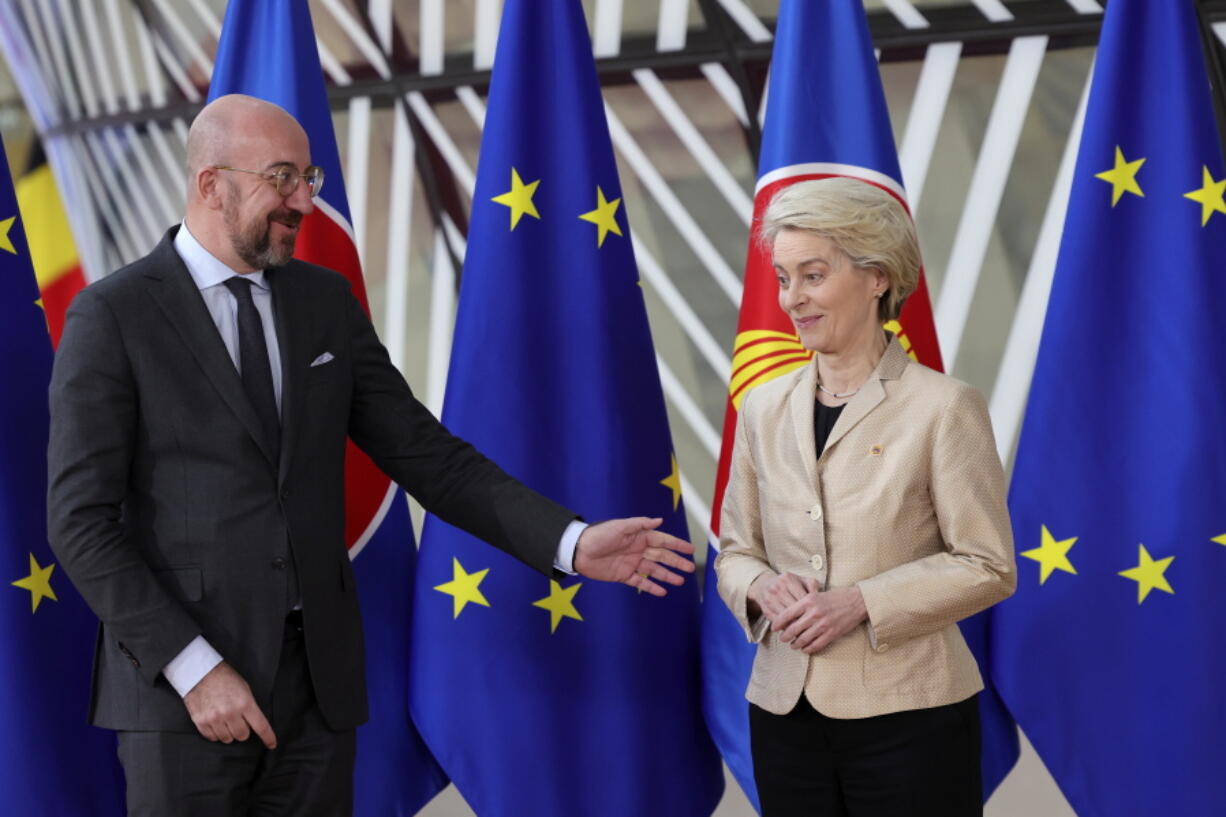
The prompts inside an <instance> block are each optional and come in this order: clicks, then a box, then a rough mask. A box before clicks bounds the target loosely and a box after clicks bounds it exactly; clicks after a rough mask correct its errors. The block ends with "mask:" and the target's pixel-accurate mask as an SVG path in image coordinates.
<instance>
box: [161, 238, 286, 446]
mask: <svg viewBox="0 0 1226 817" xmlns="http://www.w3.org/2000/svg"><path fill="white" fill-rule="evenodd" d="M177 230H178V228H177V227H172V228H171V229H170V231H169V232H168V233H167V234H166V235H165V236H164V237H163V238H162V240H161V242H160V243H159V244H158V245H157V247H155V248H154V250H153V252H152V253H150V255H149V258H150V260H151V261H152V262H153V263H152V264H151V265H150V267H149V270H148V271H147V272H146V273H145V275H146V277H148V278H150V279H152V280H154V281H157V282H158V284H157V285H156V286H152V287H150V288H149V292H150V294H151V295H152V297H153V299H154V300H155V301H156V302H157V304H158V306H159V307H161V309H162V312H163V313H165V315H166V320H168V321H169V322H170V324H171V326H173V327H174V328H175V330H176V331H178V333H179V336H180V337H181V338H182V339H183V343H184V344H186V346H187V348H188V349H190V350H191V353H192V355H193V356H194V357H195V358H196V362H197V363H199V364H200V368H201V369H203V370H204V373H205V375H206V376H207V377H208V378H209V381H210V382H211V383H212V384H213V386H214V387H215V388H216V389H217V392H218V394H220V395H221V399H222V400H223V401H224V402H225V404H226V405H227V406H229V407H230V410H231V411H233V412H234V413H235V415H237V416H238V419H239V420H240V421H241V422H242V424H243V426H244V427H246V429H247V432H248V433H249V434H251V436H252V438H253V439H254V440H255V442H256V444H257V445H259V447H260V450H261V451H263V452H264V456H265V457H267V458H268V461H269V462H270V463H271V462H273V456H272V450H271V448H270V447H269V445H268V441H267V440H265V439H264V432H263V430H262V429H261V427H260V421H259V418H257V417H256V414H255V409H254V408H252V406H251V401H250V400H249V399H248V398H247V392H246V391H245V390H244V389H243V381H242V378H241V377H239V374H238V369H236V368H235V367H234V361H233V360H231V359H230V353H229V352H228V351H226V345H225V343H223V342H222V339H221V335H220V334H219V333H218V331H217V326H216V325H215V324H214V323H213V318H212V316H210V315H209V310H208V308H207V307H206V306H205V305H204V299H203V298H201V297H200V291H199V290H198V289H196V284H195V282H194V281H193V280H192V276H191V274H190V273H189V272H188V271H187V267H186V266H184V264H183V259H182V258H180V257H179V253H178V252H177V251H175V248H174V243H173V241H174V235H175V232H176V231H177ZM274 464H275V463H274Z"/></svg>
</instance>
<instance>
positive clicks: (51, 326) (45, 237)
mask: <svg viewBox="0 0 1226 817" xmlns="http://www.w3.org/2000/svg"><path fill="white" fill-rule="evenodd" d="M16 188H17V203H18V206H19V207H20V208H21V216H22V221H23V222H24V223H25V228H26V239H27V240H28V241H29V242H30V257H31V258H32V259H33V261H34V275H35V277H36V278H37V279H38V289H39V291H40V292H41V293H42V304H43V312H45V313H46V315H47V329H48V330H49V331H50V332H51V343H52V345H54V346H58V345H59V342H60V333H61V332H62V331H63V330H64V314H65V313H66V312H67V311H68V304H69V303H71V302H72V299H73V296H75V295H76V294H77V293H78V292H80V291H81V290H82V289H83V288H84V287H85V283H86V282H85V273H84V271H83V270H82V269H81V259H80V257H79V256H78V255H77V246H76V244H74V243H73V240H72V231H71V230H70V229H69V227H68V214H67V213H66V212H65V210H64V203H63V201H62V200H61V199H60V191H59V190H58V189H57V188H56V186H55V177H54V176H52V175H51V166H50V165H48V164H47V163H46V162H43V163H42V164H40V165H38V166H37V167H35V168H34V169H33V170H31V171H30V172H29V173H26V174H25V175H24V176H22V177H21V178H20V179H18V180H17V184H16Z"/></svg>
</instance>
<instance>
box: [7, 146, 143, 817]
mask: <svg viewBox="0 0 1226 817" xmlns="http://www.w3.org/2000/svg"><path fill="white" fill-rule="evenodd" d="M41 307H42V303H41V301H40V299H39V293H38V284H37V283H35V280H34V267H33V266H32V265H31V263H30V248H29V245H28V244H27V243H26V237H25V231H24V228H23V226H22V223H21V218H20V215H19V213H18V211H17V197H16V195H15V194H14V192H13V180H12V178H11V177H10V176H9V170H8V161H7V160H6V159H5V157H4V149H3V146H2V145H0V565H2V566H3V567H2V571H0V643H2V644H4V663H3V666H0V724H4V727H3V730H2V732H0V791H3V792H4V795H3V796H4V798H5V801H6V804H5V811H6V812H8V813H12V814H18V815H21V817H60V816H61V815H65V814H72V815H81V817H112V816H114V817H118V815H120V814H122V813H123V773H122V772H121V771H120V768H119V761H118V759H117V757H116V755H115V737H114V735H113V734H112V733H110V732H107V731H104V730H102V729H95V728H94V727H92V726H89V725H88V724H87V722H86V713H87V710H88V707H89V696H90V685H89V672H90V656H91V655H93V647H94V638H95V634H96V632H97V628H98V624H97V619H95V618H94V615H93V613H91V612H90V611H89V609H88V608H87V607H86V606H85V602H84V601H83V600H82V599H81V597H80V596H79V595H78V594H77V591H76V590H75V589H74V588H73V587H72V585H71V584H69V582H68V578H67V576H66V575H65V574H64V573H63V571H62V570H59V569H57V568H58V567H59V565H58V564H56V562H55V560H54V557H53V556H52V554H51V548H50V546H49V545H48V544H47V514H46V510H45V509H46V497H47V433H48V426H49V414H48V411H47V386H48V384H49V383H50V382H51V338H50V336H49V335H48V334H47V323H46V318H45V317H44V315H43V311H42V308H41Z"/></svg>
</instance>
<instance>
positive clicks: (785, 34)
mask: <svg viewBox="0 0 1226 817" xmlns="http://www.w3.org/2000/svg"><path fill="white" fill-rule="evenodd" d="M767 101H768V104H767V108H766V122H765V126H764V128H763V132H762V152H761V156H760V157H759V160H758V183H757V187H756V190H755V196H754V222H753V223H754V229H755V230H756V229H757V226H758V224H759V223H760V220H761V216H762V213H763V211H764V210H765V209H766V207H767V205H768V204H769V203H770V201H771V199H772V198H773V197H774V196H775V194H776V193H777V192H778V191H779V190H780V189H782V188H783V187H786V186H788V185H790V184H794V183H796V182H798V181H803V180H806V179H816V178H824V177H828V176H847V177H851V178H857V179H860V180H862V181H865V182H868V183H870V184H874V185H876V186H878V187H881V188H883V189H885V190H887V191H889V192H890V193H892V194H893V195H894V196H895V197H897V198H898V199H899V200H900V201H901V202H902V203H903V205H904V206H906V193H905V191H904V190H903V185H902V173H901V171H900V170H899V165H898V155H897V153H896V151H895V149H894V137H893V134H892V132H891V129H890V117H889V111H888V109H887V108H886V101H885V93H884V91H883V89H882V86H881V75H880V72H879V70H878V67H877V61H876V58H875V56H874V54H873V43H872V38H871V37H870V35H869V31H868V21H867V18H866V17H865V13H864V6H863V4H862V2H861V0H822V2H812V0H783V2H782V3H781V4H780V7H779V17H778V20H777V22H776V26H775V45H774V52H773V54H772V62H771V73H770V87H769V91H768V95H767ZM887 328H889V329H890V330H891V331H893V332H895V333H896V334H897V335H898V337H899V340H900V341H901V343H902V344H903V348H905V349H907V350H908V352H909V353H910V354H911V355H912V357H913V358H915V359H917V360H918V361H919V362H920V363H923V364H925V365H927V366H931V367H932V368H934V369H937V370H940V369H941V368H942V365H941V353H940V349H939V346H938V344H937V337H936V332H935V330H934V327H933V323H932V307H931V304H930V301H929V298H928V290H927V285H926V283H925V281H924V278H923V275H922V272H921V277H920V283H919V287H918V288H917V290H916V292H915V293H914V294H913V295H912V296H911V297H910V298H908V299H907V303H906V305H905V307H904V309H903V312H902V315H901V317H900V319H899V321H897V322H891V323H890V324H888V325H887ZM762 332H768V333H770V334H772V335H775V336H782V337H790V338H792V339H793V341H794V349H793V350H792V351H790V352H780V353H779V354H778V357H779V359H780V361H781V362H780V363H779V364H778V365H773V366H770V367H768V368H765V369H764V370H763V367H762V366H761V365H760V361H761V357H760V355H761V352H760V351H755V349H756V348H758V347H755V341H756V340H758V339H759V337H760V335H761V333H762ZM736 347H737V348H736V351H735V353H734V356H733V364H732V365H733V373H732V390H731V399H730V401H729V407H728V412H727V414H726V419H725V421H724V449H723V452H722V455H721V458H720V470H719V476H718V477H717V483H716V503H715V510H714V518H713V520H712V528H713V530H715V531H716V532H718V530H719V513H720V500H721V499H722V496H723V492H724V484H725V480H726V479H727V474H728V463H729V460H730V456H731V452H732V440H733V439H734V434H733V432H734V430H735V428H736V422H737V415H736V411H737V407H738V406H739V405H740V400H741V399H743V397H744V394H745V393H746V392H748V391H749V390H750V389H751V388H754V387H756V386H758V385H761V384H762V383H765V382H767V381H768V380H770V379H772V378H774V377H777V376H781V375H783V374H786V373H787V372H789V371H792V370H793V369H794V368H795V367H796V366H801V365H805V362H806V361H807V357H797V356H796V355H804V354H805V352H804V350H803V348H801V346H800V343H799V339H798V338H796V337H795V330H794V328H793V327H792V324H791V321H790V320H788V319H787V317H786V316H785V315H784V314H783V312H782V311H780V310H779V307H778V304H777V287H776V284H775V272H774V270H773V268H772V266H771V262H770V257H769V254H768V253H767V252H766V250H765V249H764V248H762V247H761V245H759V244H758V243H757V242H754V241H752V240H751V241H750V246H749V253H748V258H747V260H746V265H745V291H744V295H743V297H742V302H741V315H740V322H739V324H738V328H737V343H736ZM743 349H744V350H745V351H744V354H743V351H742V350H743ZM789 355H790V356H791V357H790V358H789V360H784V358H785V357H788V356H789ZM754 367H757V369H758V370H759V373H758V374H752V372H753V371H754ZM714 558H715V552H714V550H712V552H711V553H710V554H709V558H708V565H710V563H711V561H713V560H714ZM707 587H709V588H714V587H715V574H714V571H713V570H711V569H710V567H708V570H707ZM703 608H704V609H703V706H704V711H705V714H706V718H707V723H708V725H709V726H710V729H711V734H712V735H713V736H714V737H715V740H716V743H717V744H718V745H719V748H720V751H721V752H722V753H723V756H724V761H725V762H726V763H727V764H728V767H729V769H731V771H732V773H733V775H734V776H735V777H736V779H737V781H738V782H739V783H740V784H741V787H742V788H743V789H744V790H745V793H746V794H747V795H748V797H749V799H750V800H751V802H753V803H754V804H755V806H756V805H757V793H756V787H755V786H754V781H753V764H752V759H751V757H750V752H749V718H748V710H747V708H746V707H747V704H746V703H745V700H744V691H745V688H746V686H747V684H748V681H749V674H750V668H751V665H752V661H753V655H754V649H755V647H754V645H752V644H748V643H746V641H745V638H744V635H743V634H742V633H741V630H740V627H739V626H738V625H737V624H736V621H735V620H734V619H733V617H732V614H731V613H730V612H729V611H728V610H727V609H726V608H725V607H724V604H723V602H722V601H721V600H720V598H719V597H718V596H717V595H716V594H715V593H714V592H709V593H707V594H706V595H705V596H704V599H703ZM989 615H990V612H989V613H984V614H981V615H980V616H976V617H974V618H972V619H970V620H968V621H966V622H963V623H962V632H963V635H964V636H965V638H966V640H967V643H968V644H969V645H970V647H971V650H972V651H973V652H974V653H975V655H976V658H977V659H978V660H979V664H980V667H981V669H982V670H983V675H984V680H985V683H986V682H987V679H988V673H987V662H986V658H987V637H986V633H987V620H988V616H989ZM979 701H980V713H981V721H982V723H983V778H984V798H985V799H986V798H987V796H988V795H990V794H991V792H992V791H993V790H994V789H995V788H996V786H997V785H998V784H999V783H1000V781H1001V780H1002V779H1003V778H1004V777H1005V775H1006V774H1008V772H1009V770H1010V769H1011V768H1012V767H1013V765H1014V763H1015V762H1016V761H1017V756H1018V741H1017V729H1016V727H1015V726H1014V724H1013V721H1012V719H1011V718H1010V717H1009V715H1008V713H1007V712H1006V710H1005V709H1004V706H1003V704H1002V703H1001V701H1000V699H999V697H998V696H997V695H996V693H995V690H994V689H992V687H991V685H990V684H988V686H987V688H986V689H985V690H984V692H983V693H982V694H981V695H980V699H979Z"/></svg>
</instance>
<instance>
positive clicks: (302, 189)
mask: <svg viewBox="0 0 1226 817" xmlns="http://www.w3.org/2000/svg"><path fill="white" fill-rule="evenodd" d="M285 206H286V207H289V208H291V209H293V210H295V211H297V212H299V213H302V214H303V215H304V216H305V215H310V213H311V211H312V210H314V209H315V200H314V199H312V198H311V185H310V184H308V183H307V180H306V179H299V180H298V186H297V187H296V188H294V192H293V193H290V194H289V197H288V198H286V200H285Z"/></svg>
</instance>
